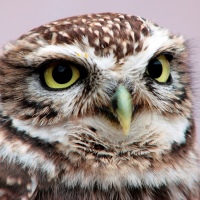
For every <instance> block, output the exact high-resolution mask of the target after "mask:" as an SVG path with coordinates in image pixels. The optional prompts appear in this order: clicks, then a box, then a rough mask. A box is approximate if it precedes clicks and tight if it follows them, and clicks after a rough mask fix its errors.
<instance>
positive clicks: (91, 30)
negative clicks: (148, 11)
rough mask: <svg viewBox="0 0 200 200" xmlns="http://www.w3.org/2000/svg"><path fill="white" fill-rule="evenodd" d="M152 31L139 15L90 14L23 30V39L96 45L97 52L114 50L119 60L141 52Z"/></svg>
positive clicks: (99, 54) (102, 52) (103, 53)
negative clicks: (24, 31)
mask: <svg viewBox="0 0 200 200" xmlns="http://www.w3.org/2000/svg"><path fill="white" fill-rule="evenodd" d="M148 35H150V29H149V27H148V25H147V24H146V23H145V21H144V20H143V19H142V18H140V17H136V16H131V15H124V14H118V13H104V14H91V15H82V16H76V17H70V18H66V19H61V20H57V21H54V22H51V23H49V24H45V25H43V26H40V27H38V28H36V29H33V30H32V31H30V32H28V33H27V34H24V35H23V36H22V37H21V38H20V39H25V40H30V39H31V40H35V41H34V42H35V43H37V42H38V44H39V45H40V44H41V41H39V40H38V39H37V38H38V37H40V39H43V40H44V41H45V42H47V43H48V44H56V45H59V44H69V45H70V44H72V45H73V44H74V43H78V44H80V45H82V47H83V48H84V46H88V45H89V46H90V47H92V48H94V50H95V54H96V55H98V56H106V55H108V54H109V53H110V52H111V51H112V52H113V53H114V55H115V57H116V58H117V59H118V60H119V59H120V58H123V57H124V56H127V55H132V54H134V53H137V52H140V51H141V50H142V48H143V40H144V37H147V36H148Z"/></svg>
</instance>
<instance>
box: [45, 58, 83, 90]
mask: <svg viewBox="0 0 200 200" xmlns="http://www.w3.org/2000/svg"><path fill="white" fill-rule="evenodd" d="M79 77H80V72H79V70H78V69H77V67H76V66H75V65H73V64H72V63H70V62H65V61H53V62H51V63H48V65H47V68H46V69H45V71H44V81H45V83H46V85H47V86H48V87H49V88H53V89H64V88H67V87H69V86H71V85H72V84H73V83H75V82H76V81H77V80H78V78H79Z"/></svg>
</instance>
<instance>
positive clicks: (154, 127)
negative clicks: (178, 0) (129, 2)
mask: <svg viewBox="0 0 200 200" xmlns="http://www.w3.org/2000/svg"><path fill="white" fill-rule="evenodd" d="M188 54H189V52H188V45H187V43H186V42H185V40H184V38H183V37H182V36H177V35H173V34H171V33H170V32H169V31H168V30H166V29H164V28H162V27H159V26H158V25H156V24H155V23H152V22H151V21H149V20H145V19H143V18H141V17H136V16H132V15H127V14H119V13H100V14H88V15H82V16H75V17H70V18H65V19H60V20H57V21H54V22H51V23H48V24H45V25H42V26H40V27H38V28H35V29H33V30H31V31H29V32H28V33H26V34H24V35H22V36H21V37H20V38H19V39H17V40H16V41H12V42H10V43H8V44H6V45H5V46H4V48H3V51H2V53H1V55H0V94H1V96H0V97H1V104H0V110H1V113H0V124H1V126H0V200H198V199H200V170H199V157H198V148H197V142H196V130H195V123H194V113H193V110H194V106H193V92H192V87H191V85H192V81H191V75H190V74H191V73H190V72H191V64H190V63H189V61H188V60H189V58H188Z"/></svg>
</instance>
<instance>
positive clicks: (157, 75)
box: [147, 55, 170, 83]
mask: <svg viewBox="0 0 200 200" xmlns="http://www.w3.org/2000/svg"><path fill="white" fill-rule="evenodd" d="M147 74H148V75H149V76H150V77H151V78H153V79H154V80H156V81H157V82H159V83H166V82H168V81H169V80H170V63H169V59H167V57H166V56H165V55H160V56H158V57H157V58H155V59H153V60H151V61H150V62H149V64H148V66H147Z"/></svg>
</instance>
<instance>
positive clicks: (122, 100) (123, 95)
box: [112, 85, 133, 136]
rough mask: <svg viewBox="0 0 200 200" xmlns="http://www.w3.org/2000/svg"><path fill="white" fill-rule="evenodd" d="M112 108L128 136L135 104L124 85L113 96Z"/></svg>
mask: <svg viewBox="0 0 200 200" xmlns="http://www.w3.org/2000/svg"><path fill="white" fill-rule="evenodd" d="M112 108H113V111H114V113H115V116H116V117H117V118H118V120H119V122H120V124H121V126H122V130H123V133H124V135H125V136H127V135H128V134H129V132H130V125H131V119H132V110H133V104H132V97H131V94H130V93H129V91H128V90H127V89H126V88H125V87H124V86H123V85H119V87H118V88H117V90H116V92H115V94H114V96H113V101H112Z"/></svg>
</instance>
